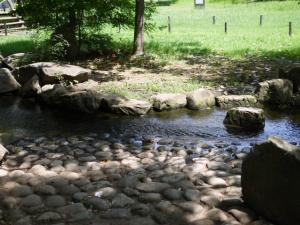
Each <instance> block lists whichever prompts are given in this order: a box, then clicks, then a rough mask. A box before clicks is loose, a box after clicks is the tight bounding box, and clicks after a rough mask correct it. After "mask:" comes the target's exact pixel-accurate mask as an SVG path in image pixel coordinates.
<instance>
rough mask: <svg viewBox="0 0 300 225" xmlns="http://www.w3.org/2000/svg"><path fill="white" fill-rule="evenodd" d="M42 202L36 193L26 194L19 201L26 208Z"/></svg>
mask: <svg viewBox="0 0 300 225" xmlns="http://www.w3.org/2000/svg"><path fill="white" fill-rule="evenodd" d="M41 204H42V199H41V197H40V196H38V195H34V194H32V195H28V196H27V197H25V198H23V200H22V201H21V205H22V207H24V208H26V207H35V206H39V205H41Z"/></svg>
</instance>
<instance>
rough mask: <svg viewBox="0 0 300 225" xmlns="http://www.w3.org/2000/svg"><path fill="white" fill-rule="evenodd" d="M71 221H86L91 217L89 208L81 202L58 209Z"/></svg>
mask: <svg viewBox="0 0 300 225" xmlns="http://www.w3.org/2000/svg"><path fill="white" fill-rule="evenodd" d="M57 211H58V213H60V214H61V215H63V217H64V218H66V219H67V220H68V221H70V222H77V221H86V220H89V219H90V218H91V215H90V214H89V212H88V211H87V209H86V208H85V207H84V206H83V205H82V204H81V203H75V204H71V205H67V206H63V207H60V208H58V209H57Z"/></svg>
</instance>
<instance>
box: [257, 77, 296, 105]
mask: <svg viewBox="0 0 300 225" xmlns="http://www.w3.org/2000/svg"><path fill="white" fill-rule="evenodd" d="M256 95H257V99H258V100H259V101H260V102H262V103H268V104H274V105H285V104H289V103H290V102H291V100H292V96H293V83H292V82H291V81H290V80H286V79H273V80H268V81H264V82H261V83H259V84H258V88H257V89H256Z"/></svg>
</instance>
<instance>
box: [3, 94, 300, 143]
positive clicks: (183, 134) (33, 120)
mask: <svg viewBox="0 0 300 225" xmlns="http://www.w3.org/2000/svg"><path fill="white" fill-rule="evenodd" d="M299 112H300V111H296V110H295V111H291V110H282V111H279V112H275V111H271V110H266V117H267V120H266V127H265V129H264V131H261V132H259V133H245V132H231V131H228V130H226V128H225V127H224V126H223V119H224V117H225V114H226V111H222V110H218V109H215V110H211V111H203V112H195V111H189V110H176V111H172V112H164V113H156V112H152V113H150V114H149V115H146V116H143V117H128V116H121V115H111V114H105V113H99V114H96V115H86V114H82V113H74V112H67V111H64V110H59V109H51V108H49V107H43V106H40V105H38V104H36V103H35V102H34V100H29V99H19V98H15V97H12V96H2V97H0V133H2V134H4V137H7V136H8V137H11V136H20V135H21V136H23V137H24V136H25V137H26V136H28V137H39V136H71V135H83V134H90V133H96V134H98V135H99V136H100V137H103V138H114V139H118V140H123V141H124V140H125V141H126V140H129V139H130V138H134V139H136V140H142V139H143V137H149V136H150V137H175V138H176V139H190V140H194V139H205V140H220V141H227V142H228V141H229V142H239V143H248V144H249V143H254V142H257V141H261V140H264V139H266V138H267V137H268V136H269V135H276V136H279V137H282V138H284V139H285V140H287V141H289V142H295V143H299V142H300V113H299Z"/></svg>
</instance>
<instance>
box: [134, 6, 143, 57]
mask: <svg viewBox="0 0 300 225" xmlns="http://www.w3.org/2000/svg"><path fill="white" fill-rule="evenodd" d="M144 12H145V0H136V8H135V28H134V46H133V55H135V56H140V55H143V54H144Z"/></svg>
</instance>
